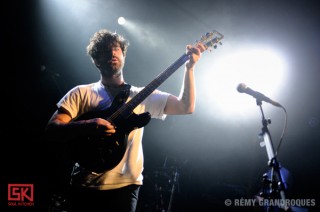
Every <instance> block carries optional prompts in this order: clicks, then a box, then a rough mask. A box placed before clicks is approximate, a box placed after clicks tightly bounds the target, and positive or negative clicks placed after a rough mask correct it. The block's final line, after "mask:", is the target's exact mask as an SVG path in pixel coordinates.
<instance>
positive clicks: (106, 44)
mask: <svg viewBox="0 0 320 212" xmlns="http://www.w3.org/2000/svg"><path fill="white" fill-rule="evenodd" d="M116 44H119V45H120V48H121V49H122V52H123V55H124V56H126V54H127V49H128V46H129V41H127V40H126V39H125V38H124V36H122V35H120V34H117V33H116V32H111V31H109V30H107V29H100V30H99V31H97V32H95V33H94V34H93V36H92V37H91V38H90V42H89V44H88V46H87V54H88V55H89V56H90V57H91V58H92V59H93V60H96V59H98V57H99V55H100V54H101V53H102V52H104V51H108V50H110V49H111V48H112V47H113V46H115V45H116Z"/></svg>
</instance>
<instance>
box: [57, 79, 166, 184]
mask: <svg viewBox="0 0 320 212" xmlns="http://www.w3.org/2000/svg"><path fill="white" fill-rule="evenodd" d="M142 89H143V87H140V88H138V87H134V86H131V88H130V95H129V97H128V99H127V102H128V101H130V99H132V98H133V97H134V96H135V95H136V94H138V93H139V92H140V91H141V90H142ZM168 96H169V93H166V92H162V91H159V90H155V91H153V92H152V93H151V94H150V95H149V96H148V97H147V98H145V99H144V100H143V101H142V102H141V103H140V104H139V105H138V106H137V107H136V108H135V109H134V110H133V112H134V113H136V114H141V113H144V112H149V113H150V115H151V118H158V119H162V120H164V119H165V117H166V115H165V114H164V113H163V112H164V108H165V105H166V102H167V99H168ZM112 100H113V97H112V96H111V95H110V94H109V93H108V92H107V90H106V89H105V87H104V86H103V84H102V83H101V81H98V82H96V83H92V84H86V85H79V86H76V87H74V88H73V89H71V90H70V91H69V92H68V93H67V94H66V95H65V96H64V97H63V98H62V99H61V100H60V101H59V102H58V104H57V106H58V107H59V108H60V107H63V108H64V109H65V110H67V111H68V112H69V113H70V115H71V117H72V119H74V118H77V117H78V116H80V115H81V114H83V113H86V112H89V111H92V110H105V109H107V108H108V107H110V106H111V103H112ZM143 130H144V128H143V127H142V128H138V129H135V130H133V131H131V132H130V134H129V136H128V142H127V148H126V152H125V154H124V157H123V158H122V160H121V162H120V163H119V164H118V165H117V166H116V167H114V168H113V169H111V170H109V171H107V172H104V173H92V174H88V175H87V176H83V177H82V178H83V179H82V180H81V183H80V186H84V187H89V188H92V189H99V190H108V189H114V188H120V187H123V186H127V185H130V184H138V185H142V180H143V176H142V171H143V151H142V137H143ZM80 166H81V164H80Z"/></svg>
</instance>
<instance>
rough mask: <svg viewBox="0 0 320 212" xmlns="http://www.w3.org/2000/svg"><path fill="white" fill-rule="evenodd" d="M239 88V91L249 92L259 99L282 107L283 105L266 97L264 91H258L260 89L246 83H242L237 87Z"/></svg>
mask: <svg viewBox="0 0 320 212" xmlns="http://www.w3.org/2000/svg"><path fill="white" fill-rule="evenodd" d="M237 90H238V92H239V93H246V94H249V95H250V96H253V97H254V98H256V99H257V100H260V101H265V102H268V103H270V104H272V105H274V106H276V107H282V105H281V104H280V103H278V102H276V101H274V100H272V99H270V98H268V97H266V96H265V95H263V94H262V93H260V92H258V91H254V90H252V89H251V88H249V87H248V86H247V85H246V84H244V83H240V84H239V85H238V87H237Z"/></svg>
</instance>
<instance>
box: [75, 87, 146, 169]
mask: <svg viewBox="0 0 320 212" xmlns="http://www.w3.org/2000/svg"><path fill="white" fill-rule="evenodd" d="M129 93H130V91H128V90H124V91H121V92H120V93H119V94H118V95H117V96H116V97H115V99H114V101H113V102H112V105H111V106H110V107H109V108H108V109H106V110H103V111H92V112H88V113H85V114H83V115H81V116H79V117H78V118H76V119H75V120H88V119H92V118H103V119H106V120H108V121H110V122H112V123H113V124H114V125H115V126H116V133H115V134H113V135H112V136H103V137H102V136H85V137H76V138H74V139H72V141H70V142H69V148H70V151H69V152H71V154H72V155H70V156H71V158H72V161H73V162H77V163H79V164H80V166H81V167H83V168H85V169H87V170H88V171H92V172H96V173H100V172H103V171H107V170H110V169H112V168H114V167H115V166H117V165H118V164H119V163H120V161H121V160H122V158H123V156H124V154H125V151H126V148H127V136H128V135H129V133H130V132H131V131H132V130H134V129H137V128H141V127H144V126H145V125H147V124H148V123H149V121H150V119H151V116H150V113H148V112H146V113H142V114H139V115H137V114H135V113H133V111H129V110H128V109H125V110H121V107H122V106H123V105H124V103H125V101H126V99H127V98H128V96H129ZM119 111H121V112H119Z"/></svg>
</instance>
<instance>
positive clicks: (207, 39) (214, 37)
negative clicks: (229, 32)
mask: <svg viewBox="0 0 320 212" xmlns="http://www.w3.org/2000/svg"><path fill="white" fill-rule="evenodd" d="M223 37H224V35H222V34H221V33H220V32H218V31H216V30H214V31H212V32H207V33H206V34H205V35H202V36H201V39H200V40H199V41H197V43H196V45H197V44H199V43H201V44H202V45H204V47H205V50H207V49H209V51H211V50H212V48H214V49H216V48H217V44H220V45H222V43H221V40H222V39H223Z"/></svg>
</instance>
